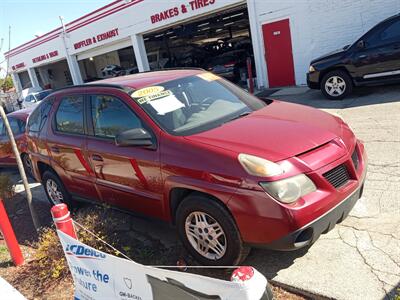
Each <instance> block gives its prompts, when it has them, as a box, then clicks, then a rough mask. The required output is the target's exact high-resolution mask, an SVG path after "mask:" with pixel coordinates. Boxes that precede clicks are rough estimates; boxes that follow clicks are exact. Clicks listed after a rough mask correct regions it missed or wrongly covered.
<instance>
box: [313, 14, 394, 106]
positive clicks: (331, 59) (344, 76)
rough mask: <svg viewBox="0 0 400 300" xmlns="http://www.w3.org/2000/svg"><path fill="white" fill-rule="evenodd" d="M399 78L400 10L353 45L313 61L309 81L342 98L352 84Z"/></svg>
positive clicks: (377, 82)
mask: <svg viewBox="0 0 400 300" xmlns="http://www.w3.org/2000/svg"><path fill="white" fill-rule="evenodd" d="M397 82H400V14H397V15H395V16H392V17H390V18H388V19H386V20H384V21H382V22H381V23H379V24H377V25H376V26H375V27H373V28H372V29H371V30H369V31H368V32H367V33H366V34H364V35H363V36H362V37H361V38H359V39H358V40H357V41H356V42H355V43H353V44H352V45H347V46H345V47H343V49H340V50H336V51H334V52H331V53H329V54H326V55H324V56H321V57H319V58H317V59H314V60H313V61H311V63H310V68H309V72H308V73H307V84H308V86H309V88H311V89H321V91H322V93H323V94H324V96H325V97H327V98H328V99H332V100H339V99H343V98H344V97H345V96H346V95H348V94H350V93H351V91H352V89H353V86H363V85H379V84H386V83H397Z"/></svg>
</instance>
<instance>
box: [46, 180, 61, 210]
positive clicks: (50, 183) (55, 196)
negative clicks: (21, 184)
mask: <svg viewBox="0 0 400 300" xmlns="http://www.w3.org/2000/svg"><path fill="white" fill-rule="evenodd" d="M46 190H47V194H48V195H49V198H50V200H51V202H53V204H54V205H56V204H60V203H62V202H63V200H64V196H63V194H62V192H61V191H60V189H59V187H58V184H57V182H55V181H54V180H53V179H48V180H47V181H46Z"/></svg>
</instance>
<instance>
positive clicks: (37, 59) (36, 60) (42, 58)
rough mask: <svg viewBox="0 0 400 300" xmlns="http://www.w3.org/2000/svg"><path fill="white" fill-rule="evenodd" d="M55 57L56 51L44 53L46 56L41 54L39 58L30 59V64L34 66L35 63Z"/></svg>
mask: <svg viewBox="0 0 400 300" xmlns="http://www.w3.org/2000/svg"><path fill="white" fill-rule="evenodd" d="M56 56H58V51H57V50H55V51H52V52H49V53H46V54H43V55H40V56H37V57H35V58H32V62H33V63H34V64H35V63H38V62H40V61H43V60H47V59H50V58H52V57H56Z"/></svg>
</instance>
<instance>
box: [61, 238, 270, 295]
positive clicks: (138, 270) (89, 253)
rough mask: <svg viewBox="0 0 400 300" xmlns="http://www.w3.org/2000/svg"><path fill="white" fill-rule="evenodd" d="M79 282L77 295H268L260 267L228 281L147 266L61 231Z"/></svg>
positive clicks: (65, 249)
mask: <svg viewBox="0 0 400 300" xmlns="http://www.w3.org/2000/svg"><path fill="white" fill-rule="evenodd" d="M58 236H59V238H60V241H61V244H62V246H63V249H64V253H65V256H66V258H67V261H68V265H69V268H70V270H71V273H72V276H73V279H74V283H75V299H79V300H98V299H107V300H110V299H120V300H151V299H154V300H176V299H184V300H186V299H188V300H189V299H190V300H192V299H193V300H194V299H196V300H203V299H204V300H206V299H221V300H227V299H229V300H234V299H237V300H245V299H251V300H255V299H261V298H263V299H268V298H266V295H265V294H264V292H265V290H266V288H267V280H266V279H265V277H264V276H263V275H262V274H260V273H259V272H258V271H257V270H255V269H253V268H248V269H250V270H251V274H242V273H241V272H240V271H239V272H236V274H234V276H233V277H235V276H236V277H237V278H238V279H239V280H236V281H235V280H233V281H224V280H219V279H214V278H209V277H204V276H200V275H195V274H189V273H183V272H175V271H169V270H163V269H157V268H153V267H148V266H144V265H141V264H138V263H135V262H133V261H129V260H126V259H122V258H119V257H116V256H113V255H110V254H106V253H104V252H101V251H98V250H96V249H94V248H91V247H89V246H87V245H85V244H82V243H81V242H79V241H78V240H75V239H73V238H71V237H70V236H68V235H66V234H65V233H63V232H61V231H58Z"/></svg>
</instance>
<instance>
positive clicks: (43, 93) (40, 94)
mask: <svg viewBox="0 0 400 300" xmlns="http://www.w3.org/2000/svg"><path fill="white" fill-rule="evenodd" d="M51 93H52V91H43V92H40V93H37V94H36V95H35V97H36V99H37V100H38V101H41V100H43V99H44V98H46V97H47V96H48V95H50V94H51Z"/></svg>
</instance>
